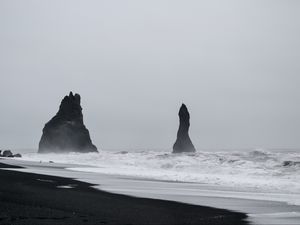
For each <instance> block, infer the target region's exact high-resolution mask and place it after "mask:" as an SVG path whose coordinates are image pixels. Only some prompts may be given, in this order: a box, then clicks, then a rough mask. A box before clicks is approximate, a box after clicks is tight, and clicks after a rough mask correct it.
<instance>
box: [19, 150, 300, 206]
mask: <svg viewBox="0 0 300 225" xmlns="http://www.w3.org/2000/svg"><path fill="white" fill-rule="evenodd" d="M16 151H17V150H16ZM22 155H23V157H22V158H21V160H28V161H35V162H54V163H63V164H71V165H72V166H70V167H68V168H67V169H68V170H73V171H81V172H90V173H99V174H107V175H119V176H127V177H132V178H137V179H151V180H158V181H168V182H185V183H198V184H206V185H213V186H215V187H222V189H224V188H225V189H226V188H229V189H231V190H241V191H247V192H249V191H250V192H251V193H269V194H270V193H273V194H274V195H276V196H277V198H278V196H279V197H280V196H282V198H283V201H285V202H286V203H288V204H291V205H300V199H299V198H294V197H289V196H295V195H294V194H296V196H299V194H300V150H298V149H271V150H270V149H236V150H235V149H230V150H203V151H201V150H198V151H197V152H196V153H180V154H172V153H171V151H170V150H100V151H99V153H75V152H71V153H67V154H54V153H49V154H38V153H37V150H26V151H23V152H22ZM268 196H269V197H267V196H266V197H265V198H267V199H265V200H270V199H268V198H270V196H271V195H268ZM252 198H255V196H252ZM258 198H259V199H263V198H264V197H263V196H258ZM281 200H282V199H281Z"/></svg>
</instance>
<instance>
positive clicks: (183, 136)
mask: <svg viewBox="0 0 300 225" xmlns="http://www.w3.org/2000/svg"><path fill="white" fill-rule="evenodd" d="M178 116H179V129H178V132H177V139H176V142H175V144H174V146H173V153H180V152H195V151H196V149H195V147H194V145H193V143H192V141H191V139H190V137H189V127H190V114H189V111H188V109H187V107H186V106H185V104H182V106H181V107H180V110H179V113H178Z"/></svg>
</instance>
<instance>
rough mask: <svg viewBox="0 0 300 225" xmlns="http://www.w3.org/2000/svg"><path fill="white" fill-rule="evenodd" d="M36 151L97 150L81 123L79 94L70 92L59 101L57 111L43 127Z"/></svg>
mask: <svg viewBox="0 0 300 225" xmlns="http://www.w3.org/2000/svg"><path fill="white" fill-rule="evenodd" d="M38 152H39V153H45V152H58V153H62V152H97V148H96V146H95V145H93V144H92V141H91V138H90V134H89V131H88V129H87V128H86V127H85V125H84V124H83V115H82V108H81V105H80V95H79V94H75V95H73V93H72V92H70V94H69V96H65V97H64V99H63V100H62V101H61V104H60V107H59V111H58V112H57V114H56V115H55V116H54V117H53V118H52V119H51V120H50V121H49V122H48V123H46V125H45V127H44V129H43V135H42V137H41V140H40V143H39V150H38Z"/></svg>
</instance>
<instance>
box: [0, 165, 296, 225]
mask: <svg viewBox="0 0 300 225" xmlns="http://www.w3.org/2000/svg"><path fill="white" fill-rule="evenodd" d="M1 161H2V162H4V163H5V164H9V165H12V166H22V167H23V168H19V169H13V170H15V171H19V172H27V173H34V174H42V175H48V176H56V177H61V178H65V177H67V178H72V179H75V180H79V181H81V182H83V183H88V184H95V185H94V186H93V189H98V190H99V191H105V192H109V193H115V194H118V195H120V194H121V195H126V196H133V197H139V198H142V199H159V200H167V201H170V202H174V201H175V202H181V203H185V204H188V205H198V206H205V207H210V208H221V209H226V210H229V211H231V212H240V213H242V214H247V218H246V219H245V220H246V221H248V222H249V223H250V224H253V225H275V224H277V225H281V224H285V225H300V222H299V221H300V206H299V205H293V204H288V202H289V201H290V200H293V199H294V200H297V199H298V197H299V195H297V194H289V193H285V194H284V193H280V194H278V193H263V192H257V191H255V190H250V189H246V190H239V189H232V188H226V187H222V186H211V185H207V184H201V183H186V182H166V181H159V180H152V179H141V178H137V177H128V176H123V175H122V176H119V175H108V174H102V173H93V172H84V171H85V169H90V168H91V167H90V166H84V165H75V164H61V163H51V162H49V161H36V162H33V161H24V160H20V159H18V160H15V159H5V160H1ZM10 170H11V169H10ZM66 187H68V188H72V186H66ZM287 201H288V202H287ZM199 215H201V214H199ZM187 224H188V223H187ZM200 224H201V223H200Z"/></svg>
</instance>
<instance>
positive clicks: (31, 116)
mask: <svg viewBox="0 0 300 225" xmlns="http://www.w3.org/2000/svg"><path fill="white" fill-rule="evenodd" d="M299 12H300V1H296V0H295V1H287V0H285V1H276V0H270V1H262V0H258V1H247V2H246V1H240V0H238V1H212V0H208V1H198V0H197V1H187V0H181V1H175V0H170V1H163V0H157V1H156V0H151V1H142V0H136V1H125V0H119V1H114V0H109V1H87V0H82V1H75V0H72V1H71V0H70V1H66V0H57V1H55V0H51V1H50V0H49V1H39V0H36V1H29V0H27V1H24V0H20V1H15V0H0V100H1V107H0V109H1V114H0V148H37V146H38V142H39V139H40V137H41V134H42V128H43V126H44V124H45V123H46V122H47V121H49V120H50V119H51V117H53V116H54V115H55V113H56V112H57V110H58V107H59V104H60V101H61V99H62V98H63V97H64V95H66V94H68V92H69V91H70V90H72V91H73V92H77V93H79V94H80V95H81V97H82V107H83V115H84V121H85V124H86V126H87V128H88V129H89V130H90V134H91V138H92V140H93V142H94V143H95V144H96V145H97V147H98V148H99V149H130V148H134V149H139V148H142V149H151V148H171V147H172V145H173V143H174V141H175V138H176V132H177V128H178V116H177V113H178V109H179V107H180V105H181V103H182V102H184V103H186V105H187V107H188V109H189V111H190V114H191V128H190V136H191V139H192V141H193V142H194V145H195V146H196V148H197V149H198V150H201V149H219V148H222V149H223V148H258V147H262V148H300V13H299Z"/></svg>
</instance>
